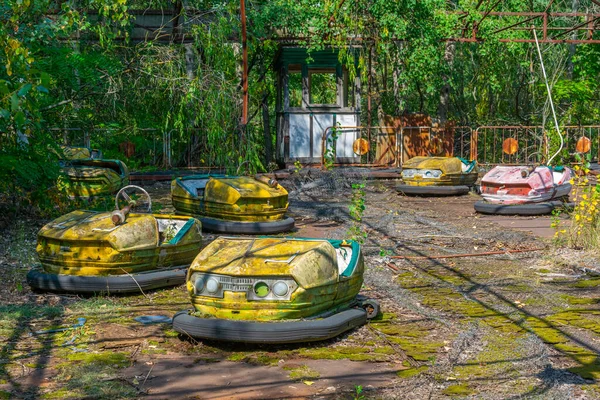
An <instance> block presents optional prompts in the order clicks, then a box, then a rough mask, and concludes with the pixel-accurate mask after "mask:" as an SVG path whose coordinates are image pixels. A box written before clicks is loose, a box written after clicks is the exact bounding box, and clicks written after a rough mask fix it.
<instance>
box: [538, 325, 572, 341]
mask: <svg viewBox="0 0 600 400" xmlns="http://www.w3.org/2000/svg"><path fill="white" fill-rule="evenodd" d="M533 332H534V333H535V334H536V335H537V336H538V337H539V338H540V339H542V340H543V341H544V342H546V343H549V344H557V343H566V342H568V341H569V338H567V337H566V336H565V335H563V334H562V332H561V331H560V330H558V329H555V328H538V327H534V328H533Z"/></svg>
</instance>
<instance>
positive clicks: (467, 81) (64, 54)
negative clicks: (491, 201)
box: [0, 0, 600, 205]
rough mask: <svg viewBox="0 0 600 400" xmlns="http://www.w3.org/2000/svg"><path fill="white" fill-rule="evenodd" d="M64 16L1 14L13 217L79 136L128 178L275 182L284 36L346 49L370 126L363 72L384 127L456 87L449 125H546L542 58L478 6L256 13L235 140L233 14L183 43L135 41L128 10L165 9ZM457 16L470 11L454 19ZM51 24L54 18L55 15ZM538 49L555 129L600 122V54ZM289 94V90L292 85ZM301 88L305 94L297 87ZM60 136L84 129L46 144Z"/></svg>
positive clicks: (12, 3)
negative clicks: (272, 163)
mask: <svg viewBox="0 0 600 400" xmlns="http://www.w3.org/2000/svg"><path fill="white" fill-rule="evenodd" d="M56 4H57V3H56V2H51V1H50V0H39V1H33V0H7V1H5V2H4V3H3V4H2V5H0V140H1V144H2V145H1V147H0V161H1V162H0V178H2V179H3V181H2V182H1V183H0V197H1V198H2V199H3V200H4V199H5V198H10V199H11V204H13V205H14V204H17V203H19V204H36V205H37V202H38V201H42V199H44V198H52V199H54V197H55V196H58V194H55V193H52V194H51V195H48V190H51V188H52V187H53V185H54V184H53V182H54V180H55V179H56V175H57V174H58V168H57V166H56V157H54V156H52V155H50V154H49V152H48V151H47V149H48V148H49V147H50V148H52V147H56V146H57V145H58V144H59V143H63V142H66V143H68V144H74V145H82V144H84V143H83V139H84V134H85V133H89V134H90V140H91V144H92V147H97V148H100V149H102V150H103V151H104V154H105V155H106V156H107V157H112V158H119V159H123V160H124V161H125V162H126V163H127V164H128V165H129V166H130V167H132V169H146V168H149V167H152V166H154V167H156V166H163V165H164V166H169V167H170V166H172V167H180V166H189V165H195V166H206V167H224V168H225V169H226V170H227V171H228V172H235V170H236V169H237V167H238V166H239V165H240V164H242V163H243V162H246V164H247V165H248V169H249V172H255V171H262V170H265V169H266V168H269V167H268V166H265V165H264V160H266V159H267V158H268V157H266V156H267V155H266V154H265V148H264V147H265V146H263V143H264V141H265V134H264V132H263V129H264V126H263V121H262V120H261V118H260V116H261V115H262V113H260V112H259V110H260V109H261V107H262V103H263V99H264V101H266V103H267V105H268V106H269V110H270V111H269V119H270V126H267V129H268V132H267V139H266V140H269V138H268V136H269V134H270V135H271V141H273V140H272V139H273V138H274V133H275V132H274V131H275V125H276V124H275V123H273V121H275V120H276V114H275V109H274V108H275V107H274V103H275V98H276V96H275V95H276V74H275V72H276V68H275V66H274V64H273V60H274V59H275V56H276V52H277V51H278V49H279V42H278V41H277V39H279V38H280V37H281V36H283V37H296V38H298V43H299V44H300V45H304V46H306V47H307V48H308V50H309V56H310V52H312V51H315V50H319V49H323V48H326V47H335V48H338V49H339V50H340V51H339V58H340V60H341V62H342V63H343V64H344V65H345V66H346V67H347V68H348V71H349V76H348V78H349V79H350V80H352V79H354V77H355V76H357V75H360V76H361V78H362V82H363V93H362V97H361V98H362V103H363V104H361V107H360V109H361V110H362V115H361V116H360V118H361V120H362V121H366V120H367V119H368V116H367V115H366V110H367V107H366V102H367V96H366V94H367V93H366V89H367V87H368V85H367V83H368V82H369V79H367V78H368V74H369V73H372V74H371V79H370V81H371V85H370V95H371V97H372V100H373V102H374V107H372V109H373V110H376V109H377V106H378V105H381V107H382V109H383V111H384V112H385V113H388V114H399V113H401V112H405V111H408V112H415V111H422V112H427V113H429V114H431V115H435V114H436V113H437V110H438V107H439V104H440V98H439V93H440V91H441V89H442V88H443V87H445V85H448V86H449V87H450V96H451V98H450V105H451V106H450V109H449V114H450V115H449V116H450V118H451V119H454V120H457V121H459V123H460V124H462V125H473V124H478V125H486V124H487V125H489V124H494V123H496V122H502V125H505V124H510V123H514V124H516V123H520V124H524V125H533V124H539V123H541V122H542V121H548V120H549V118H547V117H548V111H547V109H546V108H545V104H546V93H545V88H544V86H543V82H542V80H541V74H540V69H539V67H538V60H537V58H536V55H535V51H534V48H533V46H531V45H530V44H524V43H504V42H500V41H499V40H498V35H497V34H496V33H495V32H496V31H497V30H498V29H501V28H503V27H506V26H508V25H510V24H512V23H516V22H518V21H519V20H520V17H518V16H514V17H506V18H503V19H502V20H499V19H497V18H485V19H483V20H482V18H481V9H480V8H479V9H478V8H477V5H478V2H474V1H473V2H472V1H469V2H458V1H456V2H448V1H445V0H423V1H418V2H414V1H388V0H368V1H367V0H357V1H352V2H340V1H337V0H335V1H334V0H327V1H325V2H323V1H317V0H272V1H268V2H265V1H259V2H250V3H248V4H247V14H248V41H247V44H248V51H249V60H250V72H249V94H250V105H249V111H250V117H251V118H250V122H249V123H248V125H247V126H245V127H242V126H240V116H241V107H240V103H241V82H240V70H239V64H240V59H241V49H240V46H239V41H240V21H239V2H237V1H230V0H228V1H218V2H217V1H210V0H195V1H191V2H187V3H186V7H185V9H184V10H183V11H182V12H186V13H188V15H186V19H185V20H186V30H187V31H186V34H185V35H186V41H187V42H188V44H182V43H175V42H173V43H159V42H157V41H152V40H149V41H146V42H142V43H133V42H131V41H130V40H129V38H130V34H131V31H132V29H133V28H134V24H133V20H134V14H133V13H131V10H133V9H148V8H155V9H161V8H164V9H166V8H172V6H173V3H172V2H171V1H167V0H148V1H142V0H129V1H127V0H83V1H78V2H60V3H59V4H60V6H59V7H58V8H57V5H56ZM75 5H77V7H76V8H75ZM546 5H547V4H545V3H544V2H543V1H542V0H534V1H531V2H521V1H516V0H510V1H504V2H501V3H499V4H498V5H496V7H495V8H494V10H495V11H513V12H515V11H522V12H531V11H539V10H540V9H544V8H545V7H546ZM570 7H571V6H570V5H565V4H562V3H561V4H554V5H553V11H572V10H570ZM457 10H461V11H463V12H464V13H463V14H460V15H459V14H457V13H454V11H457ZM50 14H51V15H52V18H48V17H47V16H48V15H50ZM192 14H193V17H192ZM474 24H477V30H478V35H480V36H481V37H484V38H486V41H485V42H483V43H456V44H454V45H451V44H449V42H447V41H445V40H443V39H445V38H447V37H449V36H451V35H456V33H457V32H462V31H461V29H462V28H463V27H466V28H467V29H466V32H465V34H469V33H470V32H469V29H470V28H471V27H473V26H474ZM503 35H505V36H512V37H514V38H525V37H528V36H527V35H529V33H528V32H525V31H522V30H521V31H518V30H515V31H505V32H504V33H503ZM356 38H361V40H360V41H357V40H355V39H356ZM357 44H361V45H360V46H356V45H357ZM351 45H352V46H351ZM543 47H544V49H543V51H544V58H545V61H546V67H547V70H548V72H549V75H550V77H551V84H552V85H553V92H554V96H555V101H556V103H557V108H558V110H559V114H560V115H559V118H560V120H561V124H562V125H567V124H573V123H581V124H589V123H593V122H595V121H597V120H598V119H599V118H600V96H599V94H600V93H599V92H600V85H599V84H598V82H600V79H599V78H600V50H599V49H598V46H595V45H578V46H576V48H575V51H574V52H573V51H572V49H570V48H569V47H568V45H553V46H543ZM186 60H187V61H186ZM190 60H191V61H190ZM567 65H570V66H572V67H569V68H567V67H566V66H567ZM298 75H299V74H298ZM312 79H313V80H314V82H313V83H314V85H313V90H311V93H310V95H311V97H312V102H313V103H329V102H331V101H332V98H331V94H332V93H335V91H334V90H333V88H334V86H335V84H336V82H335V79H332V75H327V74H316V75H313V76H312ZM289 84H290V85H291V86H294V81H293V79H291V80H290V82H289ZM295 85H296V86H295V87H296V88H297V89H298V88H301V81H298V82H296V83H295ZM298 85H300V86H298ZM291 95H292V99H291V100H292V101H295V102H299V101H301V95H302V92H301V90H300V91H298V90H296V91H292V93H291ZM294 96H296V97H294ZM374 116H375V111H373V115H371V117H374ZM373 124H374V125H376V124H377V122H376V120H375V119H374V123H373ZM56 127H58V128H61V129H62V128H81V131H65V132H61V131H51V130H49V128H56ZM164 137H170V142H171V153H170V154H171V165H165V163H164V162H165V161H167V158H168V157H166V154H164V152H163V144H164V143H163V142H164ZM124 143H128V144H132V145H133V147H135V154H134V155H133V156H132V157H131V158H127V157H125V153H126V152H125V151H124V150H123V144H124ZM552 145H554V144H552ZM333 147H334V146H328V151H327V153H326V155H325V156H326V163H327V165H328V166H331V163H330V161H331V160H332V159H333V154H332V152H331V149H332V148H333ZM269 169H272V167H271V168H269ZM53 201H54V200H52V202H53Z"/></svg>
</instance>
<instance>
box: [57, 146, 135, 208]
mask: <svg viewBox="0 0 600 400" xmlns="http://www.w3.org/2000/svg"><path fill="white" fill-rule="evenodd" d="M63 154H64V157H65V159H64V160H61V161H59V164H60V172H61V176H60V177H59V179H58V187H59V188H60V189H63V190H65V191H66V193H67V194H68V195H69V196H70V197H83V198H86V197H94V196H101V195H107V194H113V193H116V192H117V191H118V190H119V189H120V188H122V187H123V186H126V185H128V184H129V170H128V169H127V166H126V165H125V163H123V162H122V161H120V160H105V159H102V152H101V151H99V150H95V149H94V150H90V149H88V148H86V147H63Z"/></svg>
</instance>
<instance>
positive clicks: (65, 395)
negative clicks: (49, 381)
mask: <svg viewBox="0 0 600 400" xmlns="http://www.w3.org/2000/svg"><path fill="white" fill-rule="evenodd" d="M80 396H81V392H79V391H78V390H76V389H75V390H67V389H58V390H53V391H51V392H48V393H44V394H43V395H42V399H49V400H50V399H52V400H54V399H75V398H77V397H80Z"/></svg>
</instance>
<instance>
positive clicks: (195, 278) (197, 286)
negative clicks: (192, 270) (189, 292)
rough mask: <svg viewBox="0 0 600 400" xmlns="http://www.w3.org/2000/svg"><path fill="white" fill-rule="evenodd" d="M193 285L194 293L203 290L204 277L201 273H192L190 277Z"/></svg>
mask: <svg viewBox="0 0 600 400" xmlns="http://www.w3.org/2000/svg"><path fill="white" fill-rule="evenodd" d="M190 280H191V281H192V283H193V285H194V294H200V293H202V291H203V290H204V277H203V276H202V275H198V274H194V275H192V278H191V279H190Z"/></svg>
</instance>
